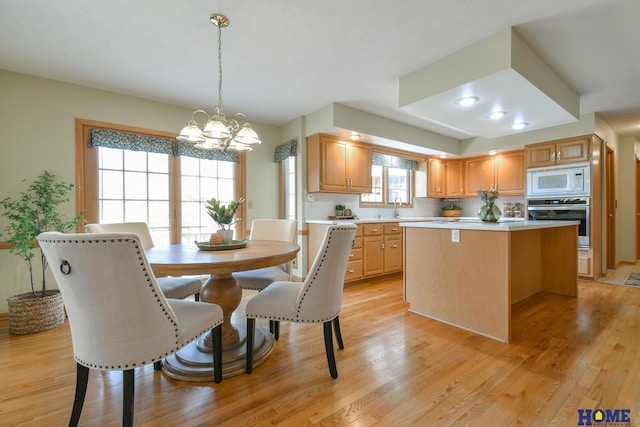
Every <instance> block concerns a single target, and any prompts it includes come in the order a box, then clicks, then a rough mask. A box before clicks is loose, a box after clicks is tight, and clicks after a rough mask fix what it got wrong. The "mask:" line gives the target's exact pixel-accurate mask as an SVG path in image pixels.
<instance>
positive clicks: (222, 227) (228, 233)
mask: <svg viewBox="0 0 640 427" xmlns="http://www.w3.org/2000/svg"><path fill="white" fill-rule="evenodd" d="M243 203H244V199H243V198H242V197H241V198H240V200H238V201H237V202H236V201H235V200H234V201H232V202H231V203H229V204H228V205H223V204H221V203H220V201H219V200H217V199H216V198H215V197H212V198H211V199H209V200H208V201H207V203H206V205H205V208H206V209H207V213H208V214H209V216H210V217H211V219H213V221H214V222H215V223H216V224H218V227H219V230H218V232H217V233H214V234H212V235H211V238H210V243H211V244H220V243H223V244H228V243H231V239H232V238H233V230H232V229H231V226H232V225H233V224H235V223H237V222H240V221H242V218H236V217H235V216H236V212H237V211H238V209H240V206H242V204H243ZM215 234H217V235H218V237H214V235H215Z"/></svg>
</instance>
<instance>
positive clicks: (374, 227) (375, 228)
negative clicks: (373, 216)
mask: <svg viewBox="0 0 640 427" xmlns="http://www.w3.org/2000/svg"><path fill="white" fill-rule="evenodd" d="M362 229H363V232H364V235H365V236H382V234H383V233H384V224H381V223H375V224H363V225H362Z"/></svg>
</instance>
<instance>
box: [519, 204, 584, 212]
mask: <svg viewBox="0 0 640 427" xmlns="http://www.w3.org/2000/svg"><path fill="white" fill-rule="evenodd" d="M527 210H530V211H586V210H587V206H585V205H577V206H576V205H569V206H567V205H564V206H528V207H527Z"/></svg>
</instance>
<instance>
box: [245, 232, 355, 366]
mask: <svg viewBox="0 0 640 427" xmlns="http://www.w3.org/2000/svg"><path fill="white" fill-rule="evenodd" d="M357 228H358V227H357V226H356V225H355V224H344V225H332V226H330V227H329V228H328V229H327V231H326V234H325V236H324V240H323V242H322V244H321V246H320V250H319V251H318V254H317V255H316V257H315V260H314V261H313V264H312V265H311V267H310V268H309V272H308V274H307V276H306V278H305V280H304V282H291V281H281V282H275V283H272V284H271V285H269V286H268V287H267V288H266V289H264V290H263V291H262V292H260V293H258V294H256V295H255V296H254V297H252V298H251V299H250V300H249V301H248V302H247V306H246V316H247V356H246V357H247V365H246V372H247V373H251V371H252V370H253V340H254V332H255V319H267V320H269V321H270V322H274V323H275V325H276V327H275V330H276V332H277V331H278V330H279V326H278V325H279V322H280V321H289V322H295V323H320V322H322V323H323V325H324V343H325V350H326V353H327V362H328V364H329V372H330V373H331V377H332V378H337V377H338V369H337V367H336V360H335V355H334V352H333V332H332V328H331V326H332V324H333V329H334V330H335V334H336V340H337V341H338V347H339V348H340V349H343V348H344V344H343V342H342V334H341V332H340V322H339V318H338V316H339V314H340V309H341V307H342V290H343V287H344V275H345V271H346V268H347V261H348V259H349V252H350V250H351V247H352V245H353V239H354V236H355V234H356V230H357ZM276 339H277V335H276Z"/></svg>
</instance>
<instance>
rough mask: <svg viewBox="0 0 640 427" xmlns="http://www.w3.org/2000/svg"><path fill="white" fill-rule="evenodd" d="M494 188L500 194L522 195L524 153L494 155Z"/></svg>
mask: <svg viewBox="0 0 640 427" xmlns="http://www.w3.org/2000/svg"><path fill="white" fill-rule="evenodd" d="M495 165H496V188H497V190H498V193H499V194H500V195H501V196H522V195H524V170H525V167H524V153H523V152H521V151H520V152H517V153H507V154H504V155H501V156H499V157H496V159H495Z"/></svg>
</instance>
